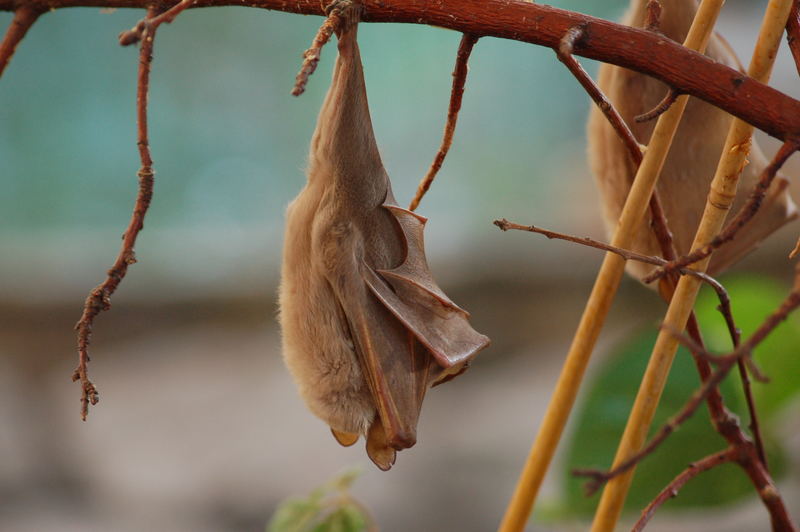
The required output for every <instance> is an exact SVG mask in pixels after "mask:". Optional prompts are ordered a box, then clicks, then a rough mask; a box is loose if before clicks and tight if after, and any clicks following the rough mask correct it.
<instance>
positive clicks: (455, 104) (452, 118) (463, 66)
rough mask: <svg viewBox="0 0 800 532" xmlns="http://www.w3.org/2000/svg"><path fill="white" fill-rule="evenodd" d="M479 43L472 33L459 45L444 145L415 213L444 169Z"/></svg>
mask: <svg viewBox="0 0 800 532" xmlns="http://www.w3.org/2000/svg"><path fill="white" fill-rule="evenodd" d="M476 42H478V37H477V36H476V35H472V34H470V33H465V34H464V35H463V36H462V37H461V43H460V44H459V45H458V53H457V54H456V66H455V68H454V69H453V87H452V89H451V90H450V105H449V107H448V109H447V122H446V123H445V126H444V136H443V137H442V144H441V146H439V151H438V152H437V153H436V156H435V157H434V159H433V163H431V166H430V168H429V169H428V173H427V174H425V177H423V178H422V180H421V181H420V182H419V185H418V186H417V192H416V194H414V198H413V199H412V200H411V204H410V205H409V207H408V210H410V211H413V210H415V209H416V208H417V207H418V206H419V202H420V201H422V198H423V197H424V196H425V194H426V193H427V192H428V189H430V188H431V184H432V183H433V180H434V179H435V178H436V174H438V173H439V169H440V168H441V167H442V163H443V162H444V158H445V157H446V156H447V152H449V151H450V146H451V145H452V144H453V135H454V134H455V131H456V122H457V121H458V112H459V111H460V110H461V100H462V98H463V97H464V86H465V84H466V83H467V73H468V72H469V67H468V63H469V56H470V55H471V54H472V48H473V47H474V46H475V43H476Z"/></svg>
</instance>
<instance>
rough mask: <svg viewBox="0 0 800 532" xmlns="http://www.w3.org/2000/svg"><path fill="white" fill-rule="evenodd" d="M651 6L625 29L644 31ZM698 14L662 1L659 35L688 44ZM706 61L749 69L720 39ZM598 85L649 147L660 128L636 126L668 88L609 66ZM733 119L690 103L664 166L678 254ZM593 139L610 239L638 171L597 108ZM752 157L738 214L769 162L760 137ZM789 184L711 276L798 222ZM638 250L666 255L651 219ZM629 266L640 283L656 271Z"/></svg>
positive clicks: (722, 251) (636, 1)
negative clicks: (692, 25) (780, 230)
mask: <svg viewBox="0 0 800 532" xmlns="http://www.w3.org/2000/svg"><path fill="white" fill-rule="evenodd" d="M646 4H647V1H646V0H631V5H630V8H629V10H628V12H627V14H626V16H625V18H624V20H623V23H625V24H629V25H632V26H636V27H643V26H644V25H645V18H646ZM696 11H697V2H696V1H695V0H671V1H670V2H664V3H663V13H662V15H661V19H660V25H659V31H661V32H662V33H663V34H664V35H665V36H666V37H668V38H670V39H673V40H675V41H678V42H682V41H683V40H684V39H685V37H686V34H687V33H688V31H689V26H690V25H691V23H692V19H693V18H694V14H695V12H696ZM706 55H707V56H709V57H711V58H712V59H714V60H716V61H718V62H720V63H723V64H725V65H728V66H730V67H732V68H735V69H738V70H741V71H743V70H744V69H743V67H742V65H741V63H740V62H739V60H738V59H737V57H736V54H735V53H734V52H733V50H732V49H731V47H730V45H729V44H728V43H727V42H726V41H725V40H724V39H723V38H722V37H721V36H720V35H719V34H715V35H713V36H712V37H711V39H710V41H709V43H708V48H707V49H706ZM598 85H599V86H600V88H601V89H602V90H603V92H605V94H606V95H607V96H608V98H609V99H610V100H611V102H612V103H613V104H614V106H615V107H616V108H617V110H618V111H619V112H620V114H621V115H622V118H623V119H624V120H625V121H626V122H627V123H628V124H629V125H630V127H631V130H632V131H633V134H634V135H635V136H636V138H637V139H639V141H640V142H646V141H647V139H649V137H650V134H651V133H652V130H653V127H654V125H655V122H654V121H649V122H646V123H642V124H638V123H635V122H634V117H635V116H637V115H639V114H642V113H645V112H647V111H649V110H651V109H653V108H654V107H655V106H656V105H657V104H658V103H659V101H660V100H661V99H662V98H663V97H664V96H665V95H666V94H667V91H668V87H667V86H666V85H664V84H663V83H661V82H660V81H657V80H655V79H654V78H650V77H648V76H646V75H644V74H640V73H638V72H634V71H632V70H626V69H624V68H620V67H616V66H611V65H608V64H603V65H602V66H601V67H600V72H599V76H598ZM731 120H732V117H731V116H730V115H729V114H727V113H726V112H725V111H722V110H721V109H718V108H716V107H714V106H712V105H711V104H708V103H706V102H703V101H702V100H699V99H697V98H690V99H689V103H688V105H687V107H686V111H685V112H684V115H683V119H682V121H681V124H680V126H679V128H678V131H677V134H676V135H675V140H674V141H673V144H672V148H671V149H670V153H669V155H668V156H667V159H666V161H665V163H664V168H663V169H662V171H661V177H660V178H659V181H658V185H657V190H658V193H659V196H660V198H661V202H662V206H663V208H664V212H665V214H666V217H667V220H668V221H669V225H670V229H671V230H672V233H673V238H674V242H675V247H676V248H677V252H678V254H679V255H683V254H685V253H688V252H689V251H690V248H691V245H692V241H693V239H694V234H695V231H696V229H697V226H698V225H699V223H700V217H701V216H702V213H703V209H704V208H705V203H706V197H707V195H708V190H709V186H710V184H711V179H712V178H713V176H714V173H715V170H716V166H717V162H718V160H719V158H720V155H721V152H722V149H723V146H724V144H725V138H726V136H727V133H728V128H729V126H730V123H731ZM588 139H589V162H590V166H591V169H592V173H593V174H594V176H595V182H596V183H597V186H598V188H599V191H600V195H601V199H602V204H603V211H604V212H603V214H604V218H605V221H606V228H607V229H608V232H609V234H610V233H611V232H612V231H613V230H614V227H615V226H616V223H617V220H618V219H619V216H620V214H621V212H622V206H623V205H624V203H625V198H626V196H627V195H628V191H629V190H630V187H631V183H632V182H633V177H634V175H635V174H636V168H635V166H634V164H633V162H632V161H631V159H630V157H629V155H628V152H627V151H626V149H625V147H624V146H623V144H622V142H621V141H620V140H619V139H618V137H617V135H616V133H615V132H614V131H613V129H612V128H611V126H610V125H609V124H608V122H607V121H606V119H605V117H604V116H603V115H602V113H601V112H600V111H599V109H597V108H593V109H592V111H591V114H590V117H589V125H588ZM749 159H750V164H748V165H747V166H745V168H744V170H743V171H742V175H741V178H740V185H739V191H738V193H737V197H736V200H735V202H734V204H733V207H732V209H731V212H734V213H736V212H738V210H739V208H740V207H741V206H742V204H743V203H744V202H745V200H746V199H747V195H748V194H749V193H750V191H751V190H752V188H753V186H754V185H755V183H756V182H757V181H758V177H759V174H760V173H761V171H762V170H763V169H764V167H766V166H767V164H768V161H767V160H766V158H765V157H764V154H763V153H762V151H761V149H760V147H759V146H758V144H757V143H756V142H755V139H754V140H753V144H752V149H751V151H750V156H749ZM787 185H788V182H787V180H786V179H785V178H784V177H781V175H780V174H779V175H778V176H777V177H776V178H775V181H774V182H773V183H772V186H771V187H770V189H769V191H768V193H767V196H766V197H765V198H764V202H763V204H762V206H761V209H760V210H759V211H758V213H757V214H756V215H755V217H754V218H753V219H752V220H751V221H750V223H749V224H748V225H746V226H745V227H744V228H742V230H741V231H740V232H739V233H738V234H737V236H736V238H735V239H734V240H733V241H731V242H729V243H728V244H726V245H725V246H723V247H721V248H719V249H718V250H717V251H715V252H714V255H713V256H712V257H711V262H710V264H709V268H708V271H709V273H710V274H712V275H715V274H717V273H719V272H721V271H723V270H724V269H726V268H727V267H728V266H730V265H731V264H733V263H734V262H736V261H738V260H739V259H741V258H742V257H743V256H744V255H746V254H747V253H749V252H750V251H752V250H753V249H754V248H755V247H757V246H758V244H759V243H760V242H761V241H762V240H763V239H765V238H766V237H768V236H769V235H770V234H772V233H773V232H774V231H776V230H778V229H779V228H780V227H782V226H783V225H784V224H786V223H787V222H789V221H791V220H794V219H795V218H796V217H797V208H796V207H795V205H794V203H793V202H792V199H791V197H790V196H789V192H788V190H787ZM632 250H633V251H637V252H639V253H643V254H646V255H660V247H659V245H658V241H657V239H656V237H655V235H654V233H653V231H652V229H650V217H649V214H648V216H647V217H646V219H645V220H644V221H643V222H642V225H641V227H640V230H639V232H638V234H637V236H636V238H635V239H634V243H633V245H632ZM627 268H628V273H630V274H631V275H633V276H634V277H636V278H639V279H641V278H643V277H645V276H647V275H648V274H649V273H650V272H651V271H652V269H653V268H654V267H653V266H650V265H647V264H643V263H638V262H634V261H629V262H628V265H627Z"/></svg>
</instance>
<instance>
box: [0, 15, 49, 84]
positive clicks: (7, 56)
mask: <svg viewBox="0 0 800 532" xmlns="http://www.w3.org/2000/svg"><path fill="white" fill-rule="evenodd" d="M44 12H45V10H44V9H43V8H41V7H40V6H36V5H23V6H20V7H19V8H18V9H17V10H16V11H15V12H14V18H13V19H12V20H11V24H10V25H9V26H8V29H7V30H6V35H5V37H3V42H1V43H0V76H2V75H3V71H4V70H5V69H6V66H8V62H9V61H11V57H12V56H13V55H14V52H15V51H16V50H17V45H18V44H19V42H20V41H21V40H22V39H23V38H24V37H25V34H27V33H28V30H29V29H31V26H33V23H34V22H36V21H37V20H38V19H39V17H40V16H41V15H42V13H44Z"/></svg>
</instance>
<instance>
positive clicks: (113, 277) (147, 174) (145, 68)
mask: <svg viewBox="0 0 800 532" xmlns="http://www.w3.org/2000/svg"><path fill="white" fill-rule="evenodd" d="M155 13H156V11H155V10H154V9H152V8H151V9H148V17H147V19H145V20H152V19H151V18H150V17H152V16H153V15H155ZM175 14H177V13H175ZM170 20H171V19H170ZM162 21H163V20H162ZM157 27H158V24H155V25H148V24H145V25H144V28H143V30H142V31H143V34H142V36H141V37H142V38H141V41H142V44H141V49H140V51H139V75H138V84H137V90H136V118H137V123H138V134H137V143H136V145H137V147H138V149H139V157H140V159H141V163H142V166H141V168H140V169H139V172H138V176H139V193H138V195H137V197H136V204H135V206H134V208H133V214H132V215H131V221H130V223H129V224H128V228H127V229H126V230H125V234H124V235H123V237H122V249H121V250H120V252H119V255H117V260H116V261H114V264H113V265H112V266H111V269H109V270H108V276H107V277H106V279H105V281H103V282H102V283H101V284H99V285H97V286H96V287H95V288H94V289H93V290H92V291H91V292H90V293H89V296H88V297H87V298H86V302H85V303H84V308H83V314H82V315H81V319H80V320H78V323H77V324H76V325H75V329H76V330H77V331H78V367H77V368H76V369H75V372H74V373H73V375H72V380H73V381H80V383H81V394H82V395H81V419H83V420H84V421H86V416H87V415H88V414H89V405H90V404H91V405H95V404H97V401H98V400H99V395H98V393H97V388H96V387H95V385H94V384H93V383H92V381H91V380H89V376H88V370H87V364H88V363H89V342H90V340H91V336H92V325H93V324H94V319H95V318H96V317H97V315H98V314H100V312H102V311H104V310H108V309H110V308H111V295H112V294H113V293H114V292H115V291H116V289H117V287H118V286H119V283H120V282H122V279H123V278H124V277H125V274H126V273H127V272H128V266H130V265H131V264H134V263H135V262H136V255H135V253H134V251H133V247H134V245H135V244H136V237H137V236H138V235H139V231H141V230H142V228H143V227H144V217H145V214H147V209H148V208H149V207H150V200H151V199H152V197H153V175H154V172H153V159H152V158H151V156H150V143H149V140H148V135H147V92H148V89H149V86H150V64H151V62H152V61H153V44H154V41H155V37H156V28H157ZM120 38H121V39H122V36H121V37H120Z"/></svg>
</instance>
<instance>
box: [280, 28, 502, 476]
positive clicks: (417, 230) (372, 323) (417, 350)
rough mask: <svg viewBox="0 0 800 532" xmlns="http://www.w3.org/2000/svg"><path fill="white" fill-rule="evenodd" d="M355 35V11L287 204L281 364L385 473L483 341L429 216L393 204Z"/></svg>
mask: <svg viewBox="0 0 800 532" xmlns="http://www.w3.org/2000/svg"><path fill="white" fill-rule="evenodd" d="M356 33H357V20H347V21H345V22H344V23H343V25H342V26H341V27H339V28H338V29H337V37H338V41H339V44H338V47H339V55H338V58H337V60H336V65H335V68H334V73H333V81H332V83H331V86H330V89H329V90H328V94H327V96H326V98H325V102H324V104H323V106H322V109H321V111H320V115H319V118H318V121H317V127H316V131H315V132H314V136H313V138H312V140H311V149H310V155H309V169H308V182H307V184H306V185H305V188H303V190H302V191H301V192H300V194H299V195H298V196H297V198H295V199H294V201H293V202H292V203H291V204H290V205H289V208H288V210H287V224H286V235H285V242H284V250H283V265H282V274H281V286H280V309H281V310H280V322H281V327H282V332H283V353H284V359H285V361H286V365H287V366H288V368H289V371H290V372H291V374H292V375H293V377H294V380H295V381H296V383H297V385H298V387H299V391H300V395H301V396H302V397H303V398H304V400H305V402H306V403H307V405H308V407H309V408H310V410H311V411H312V412H313V413H314V414H315V415H317V416H318V417H320V418H321V419H322V420H323V421H325V422H326V423H327V424H328V425H329V426H330V428H331V431H332V433H333V435H334V437H335V438H336V440H337V441H338V442H339V443H340V444H342V445H345V446H349V445H352V444H354V443H355V442H356V441H357V440H358V437H359V435H365V436H366V448H367V454H368V455H369V457H370V458H371V459H372V461H373V462H374V463H375V464H376V465H377V466H378V467H379V468H380V469H382V470H384V471H386V470H388V469H389V468H391V466H392V465H393V464H394V461H395V457H396V451H398V450H402V449H405V448H408V447H411V446H413V445H414V443H415V442H416V426H417V419H418V417H419V413H420V407H421V406H422V400H423V398H424V397H425V391H426V390H427V388H428V387H429V386H432V385H436V384H439V383H441V382H443V381H445V380H449V379H450V378H452V377H454V376H456V375H458V374H460V373H461V372H463V371H464V370H465V369H466V367H467V365H468V364H469V361H470V360H471V359H472V358H473V357H474V356H475V354H476V353H477V352H478V351H479V350H481V349H482V348H484V347H485V346H486V345H487V344H488V343H489V339H488V338H486V337H485V336H483V335H481V334H479V333H477V332H476V331H474V330H473V329H472V327H471V326H470V325H469V323H468V321H467V317H468V316H469V314H468V313H467V312H466V311H464V310H462V309H461V308H459V307H458V306H457V305H456V304H455V303H453V302H452V301H451V300H450V299H449V298H448V297H447V296H446V295H445V294H444V292H442V290H441V289H440V288H439V287H438V286H437V284H436V282H435V281H434V280H433V277H432V276H431V273H430V270H429V269H428V264H427V262H426V259H425V252H424V249H423V235H422V233H423V227H424V225H425V221H426V219H425V218H424V217H422V216H419V215H418V214H415V213H413V212H411V211H408V210H406V209H403V208H401V207H399V206H398V205H397V203H396V202H395V199H394V196H393V195H392V188H391V185H390V183H389V176H388V175H387V173H386V170H384V167H383V164H382V163H381V158H380V155H379V153H378V147H377V144H376V142H375V137H374V135H373V130H372V123H371V120H370V115H369V108H368V106H367V94H366V88H365V85H364V76H363V71H362V66H361V57H360V54H359V49H358V44H357V42H356Z"/></svg>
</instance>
